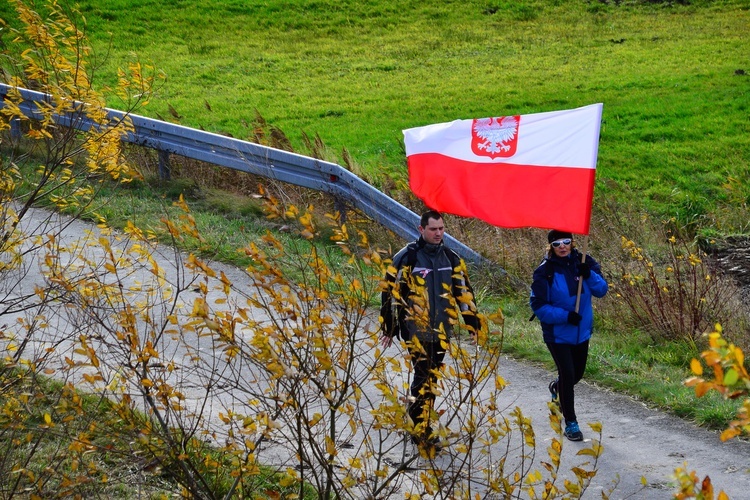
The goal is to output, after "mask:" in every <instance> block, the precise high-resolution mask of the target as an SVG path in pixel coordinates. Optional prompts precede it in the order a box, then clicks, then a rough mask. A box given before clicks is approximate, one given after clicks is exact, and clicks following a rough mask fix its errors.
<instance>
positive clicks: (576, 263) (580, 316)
mask: <svg viewBox="0 0 750 500" xmlns="http://www.w3.org/2000/svg"><path fill="white" fill-rule="evenodd" d="M547 241H548V242H549V248H548V250H547V255H546V256H545V258H544V260H543V261H542V263H541V264H540V265H539V267H537V268H536V270H535V271H534V278H533V282H532V285H531V297H530V299H529V303H530V305H531V309H533V311H534V314H535V315H536V317H538V318H539V321H540V322H541V324H542V334H543V336H544V342H545V344H547V348H548V349H549V352H550V354H551V355H552V359H553V360H554V361H555V365H556V366H557V378H556V379H555V380H553V381H552V382H551V383H550V384H549V390H550V393H551V394H552V400H553V401H554V400H555V399H557V398H558V397H559V403H560V409H561V411H562V414H563V417H564V418H565V432H564V434H565V437H567V438H568V439H570V440H571V441H581V440H583V434H582V433H581V429H580V427H579V426H578V419H577V417H576V411H575V392H574V388H575V385H576V384H577V383H578V382H579V381H580V380H581V379H582V378H583V372H584V371H585V370H586V360H587V359H588V353H589V339H590V338H591V334H592V331H593V328H594V313H593V308H592V305H591V297H604V295H606V293H607V289H608V285H607V282H606V280H605V279H604V278H603V277H602V275H601V268H600V266H599V263H598V262H596V260H594V259H593V258H592V257H591V256H589V255H586V256H585V258H583V257H584V256H583V255H582V254H581V252H579V251H578V250H577V249H576V248H575V245H574V241H573V235H572V234H571V233H569V232H565V231H558V230H556V229H553V230H552V231H550V232H549V234H548V235H547ZM579 283H580V285H581V286H580V287H579ZM579 289H580V298H579V295H578V294H579Z"/></svg>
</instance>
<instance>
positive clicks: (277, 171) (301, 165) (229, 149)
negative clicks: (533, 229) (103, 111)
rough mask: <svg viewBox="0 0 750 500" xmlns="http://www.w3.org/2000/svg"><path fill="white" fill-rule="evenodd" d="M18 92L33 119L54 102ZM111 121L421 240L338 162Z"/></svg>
mask: <svg viewBox="0 0 750 500" xmlns="http://www.w3.org/2000/svg"><path fill="white" fill-rule="evenodd" d="M10 88H11V87H10V86H8V85H5V84H2V83H0V98H2V99H3V100H5V98H6V96H7V93H8V90H9V89H10ZM17 90H18V91H19V92H20V94H21V96H22V97H23V99H24V100H23V103H22V104H21V105H20V108H21V110H22V111H23V113H24V114H25V115H26V116H28V117H30V118H32V119H33V118H35V117H39V116H40V114H39V111H38V104H37V103H39V102H50V100H51V96H49V95H48V94H44V93H41V92H36V91H33V90H28V89H23V88H18V89H17ZM0 105H2V104H1V103H0ZM108 116H109V117H110V119H112V120H122V119H124V118H126V117H127V118H129V119H130V120H131V122H132V123H133V126H134V128H135V132H134V133H131V134H129V135H128V136H127V137H126V138H125V139H124V140H126V141H128V142H131V143H133V144H138V145H140V146H144V147H147V148H152V149H156V150H158V151H159V152H160V155H162V154H164V153H169V154H177V155H180V156H184V157H187V158H192V159H195V160H200V161H204V162H207V163H211V164H215V165H220V166H223V167H228V168H232V169H235V170H240V171H242V172H248V173H250V174H254V175H259V176H262V177H266V178H269V179H274V180H278V181H281V182H285V183H289V184H294V185H296V186H302V187H305V188H309V189H314V190H316V191H321V192H324V193H328V194H330V195H331V196H333V197H334V198H335V199H336V200H337V202H339V203H344V204H346V205H349V206H351V207H355V208H357V209H358V210H360V211H361V212H362V213H364V214H365V215H367V216H368V217H370V218H371V219H372V220H374V221H375V222H377V223H379V224H381V225H383V226H385V227H387V228H388V229H390V230H391V231H393V232H394V233H396V234H397V235H398V236H401V237H402V238H404V239H405V240H409V241H411V240H415V239H416V238H417V236H418V235H419V233H418V231H417V226H419V215H417V214H415V213H414V212H412V211H411V210H409V209H408V208H406V207H405V206H403V205H401V204H400V203H398V202H397V201H395V200H393V199H392V198H390V197H389V196H388V195H386V194H384V193H382V192H381V191H379V190H377V189H376V188H374V187H373V186H371V185H370V184H368V183H367V182H365V181H363V180H362V179H360V178H359V177H357V176H356V175H354V174H352V173H351V172H350V171H348V170H346V169H345V168H344V167H342V166H340V165H337V164H335V163H331V162H327V161H323V160H318V159H315V158H311V157H308V156H303V155H299V154H296V153H290V152H288V151H283V150H279V149H274V148H270V147H267V146H262V145H259V144H255V143H252V142H248V141H242V140H239V139H234V138H231V137H225V136H223V135H219V134H214V133H211V132H205V131H203V130H197V129H193V128H189V127H184V126H181V125H175V124H173V123H168V122H163V121H159V120H154V119H151V118H146V117H143V116H139V115H133V114H126V113H123V112H122V111H117V110H113V109H109V110H108ZM56 123H58V124H60V125H63V126H65V127H72V128H76V129H79V130H87V129H89V128H90V127H91V126H92V123H91V122H90V121H89V120H88V119H87V118H85V117H84V116H82V115H77V114H76V115H66V116H58V117H56ZM445 241H446V244H447V245H448V246H450V247H451V248H452V249H454V250H455V251H456V252H457V253H458V254H459V255H460V256H461V257H463V258H464V259H465V260H466V261H468V262H472V263H474V264H481V263H484V262H486V259H485V258H484V257H482V256H481V255H480V254H479V253H477V252H476V251H474V250H472V249H471V248H469V247H468V246H466V245H464V244H463V243H461V242H460V241H458V240H457V239H455V238H453V237H452V236H450V235H448V234H446V235H445Z"/></svg>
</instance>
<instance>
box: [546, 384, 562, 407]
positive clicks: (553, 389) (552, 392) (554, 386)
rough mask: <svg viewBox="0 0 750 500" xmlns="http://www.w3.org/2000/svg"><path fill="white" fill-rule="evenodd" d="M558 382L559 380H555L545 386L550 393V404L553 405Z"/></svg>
mask: <svg viewBox="0 0 750 500" xmlns="http://www.w3.org/2000/svg"><path fill="white" fill-rule="evenodd" d="M558 380H559V379H555V380H553V381H552V382H550V383H549V386H547V387H548V389H549V393H550V395H552V402H553V403H554V402H555V400H556V399H557V381H558Z"/></svg>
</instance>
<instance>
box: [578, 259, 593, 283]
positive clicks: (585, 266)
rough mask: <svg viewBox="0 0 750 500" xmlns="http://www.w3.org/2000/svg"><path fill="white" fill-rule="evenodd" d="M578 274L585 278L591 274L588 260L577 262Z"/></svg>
mask: <svg viewBox="0 0 750 500" xmlns="http://www.w3.org/2000/svg"><path fill="white" fill-rule="evenodd" d="M578 275H579V276H580V277H581V278H583V279H585V280H586V279H589V276H591V264H589V263H588V262H579V263H578Z"/></svg>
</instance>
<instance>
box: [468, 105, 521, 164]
mask: <svg viewBox="0 0 750 500" xmlns="http://www.w3.org/2000/svg"><path fill="white" fill-rule="evenodd" d="M520 122H521V116H520V115H516V116H500V117H496V118H478V119H476V120H474V122H473V123H472V125H471V150H472V152H473V153H474V154H475V155H477V156H489V157H490V158H493V159H494V158H508V157H511V156H513V155H514V154H516V145H517V143H518V126H519V124H520Z"/></svg>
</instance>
